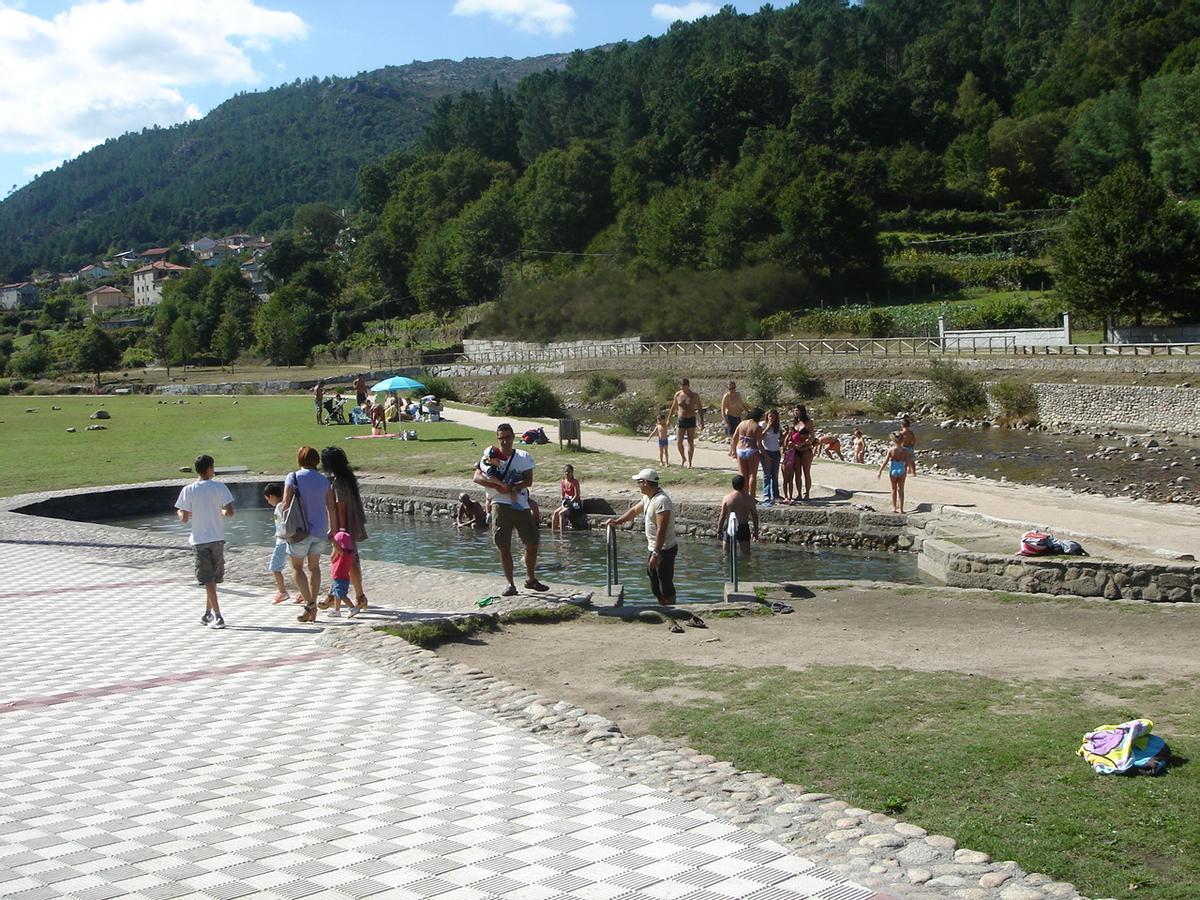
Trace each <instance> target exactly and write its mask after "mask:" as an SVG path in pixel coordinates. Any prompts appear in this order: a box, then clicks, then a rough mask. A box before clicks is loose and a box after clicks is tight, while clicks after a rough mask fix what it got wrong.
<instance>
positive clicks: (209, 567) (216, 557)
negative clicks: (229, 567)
mask: <svg viewBox="0 0 1200 900" xmlns="http://www.w3.org/2000/svg"><path fill="white" fill-rule="evenodd" d="M192 549H193V550H194V551H196V580H197V581H198V582H200V583H201V584H220V583H221V582H222V581H224V580H225V542H224V541H210V542H209V543H207V544H196V546H194V547H193V548H192Z"/></svg>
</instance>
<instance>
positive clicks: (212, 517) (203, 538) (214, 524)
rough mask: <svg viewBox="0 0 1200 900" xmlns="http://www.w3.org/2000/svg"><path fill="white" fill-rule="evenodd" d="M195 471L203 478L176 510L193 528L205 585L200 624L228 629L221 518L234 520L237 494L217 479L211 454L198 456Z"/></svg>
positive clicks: (200, 575)
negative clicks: (220, 595) (220, 594)
mask: <svg viewBox="0 0 1200 900" xmlns="http://www.w3.org/2000/svg"><path fill="white" fill-rule="evenodd" d="M195 469H196V475H198V476H199V477H198V478H197V479H196V480H195V481H193V482H192V483H191V484H189V485H187V486H186V487H185V488H184V489H183V490H182V491H180V492H179V498H178V499H177V500H176V501H175V509H176V512H177V514H178V516H179V521H180V522H183V524H185V525H189V526H190V527H191V533H190V534H189V535H188V543H189V544H191V545H192V552H193V553H194V554H195V556H196V580H197V581H198V582H200V584H202V585H204V615H203V616H201V617H200V624H201V625H207V626H208V627H209V628H224V627H225V618H224V616H222V615H221V605H220V603H218V602H217V585H218V584H220V583H221V582H222V581H224V580H225V523H224V522H222V521H221V517H222V516H224V517H225V518H232V517H233V494H231V493H229V488H227V487H226V486H225V484H224V483H223V482H220V481H217V480H216V479H214V478H213V458H212V457H211V456H209V455H208V454H207V453H204V454H201V455H200V456H197V457H196V462H195Z"/></svg>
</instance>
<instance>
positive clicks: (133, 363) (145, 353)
mask: <svg viewBox="0 0 1200 900" xmlns="http://www.w3.org/2000/svg"><path fill="white" fill-rule="evenodd" d="M152 362H154V353H153V352H151V351H150V350H147V349H146V348H145V347H126V348H125V352H124V353H122V354H121V368H122V369H144V368H146V366H148V365H150V363H152Z"/></svg>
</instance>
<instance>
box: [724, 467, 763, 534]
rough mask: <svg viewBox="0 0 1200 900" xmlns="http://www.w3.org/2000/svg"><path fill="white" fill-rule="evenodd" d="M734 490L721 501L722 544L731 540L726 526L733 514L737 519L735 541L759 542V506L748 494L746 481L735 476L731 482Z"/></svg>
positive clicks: (739, 476)
mask: <svg viewBox="0 0 1200 900" xmlns="http://www.w3.org/2000/svg"><path fill="white" fill-rule="evenodd" d="M730 484H731V486H732V487H733V490H732V491H730V492H729V493H728V494H726V495H725V497H724V499H722V500H721V514H720V515H719V516H718V517H717V534H719V535H720V536H721V541H722V543H723V542H725V541H728V540H729V534H728V533H727V532H726V530H725V525H726V523H727V522H728V521H729V516H730V515H731V514H732V515H734V516H736V517H737V533H736V534H735V535H734V539H735V540H737V541H741V542H742V543H743V544H745V543H749V542H750V541H751V540H755V541H757V540H758V504H756V503H755V502H754V498H753V497H751V496H750V495H749V494H748V493H746V479H745V478H743V477H742V476H741V475H734V476H733V480H732V481H731V482H730Z"/></svg>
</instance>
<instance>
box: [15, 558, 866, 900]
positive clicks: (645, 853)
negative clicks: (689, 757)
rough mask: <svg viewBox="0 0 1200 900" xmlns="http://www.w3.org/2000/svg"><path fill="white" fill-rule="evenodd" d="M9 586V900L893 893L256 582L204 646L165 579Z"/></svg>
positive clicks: (22, 575)
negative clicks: (318, 618)
mask: <svg viewBox="0 0 1200 900" xmlns="http://www.w3.org/2000/svg"><path fill="white" fill-rule="evenodd" d="M0 576H3V579H2V581H0V583H2V584H3V586H4V589H3V591H2V592H0V629H2V632H3V635H4V637H3V641H2V643H3V648H4V651H3V653H2V654H0V673H2V677H3V682H4V689H3V696H2V697H0V896H3V897H5V898H20V900H38V898H52V897H79V898H83V900H103V898H108V897H146V898H169V897H184V896H195V897H205V898H215V900H228V898H235V897H248V896H256V897H281V898H298V897H307V896H312V897H353V898H358V897H367V896H381V897H399V898H406V897H413V898H416V897H445V898H482V897H506V898H531V900H538V898H568V897H570V898H575V897H580V898H599V900H603V898H618V897H620V898H630V900H632V898H643V897H644V898H688V900H725V898H734V897H738V898H755V900H789V898H801V897H812V898H823V900H868V898H872V897H877V896H881V895H876V894H874V892H873V891H872V890H870V889H867V888H863V887H860V886H858V885H856V884H853V883H851V882H848V881H846V880H845V879H844V878H843V877H842V876H840V875H838V874H837V873H835V872H833V871H830V870H829V869H827V868H823V867H820V866H817V865H814V864H813V863H812V862H809V861H807V860H805V859H803V858H801V857H798V856H795V855H792V854H791V853H789V852H788V851H787V850H786V849H785V848H783V847H782V846H781V845H779V844H777V843H775V842H773V841H771V840H768V839H766V838H764V837H763V836H761V835H759V834H756V833H753V832H751V831H749V830H744V829H742V828H741V827H739V826H736V825H732V824H730V823H728V822H726V821H723V820H721V819H718V818H716V817H715V816H714V815H712V814H710V813H709V812H706V811H705V810H704V809H702V808H701V807H700V806H699V805H698V804H696V803H694V802H692V801H688V800H683V799H681V798H679V797H677V796H675V795H673V794H670V793H668V792H666V791H662V790H659V789H656V788H651V787H649V786H647V785H644V784H639V783H638V782H637V781H635V780H632V779H630V778H628V777H624V776H619V775H615V774H613V773H612V772H611V771H609V770H606V769H603V768H601V767H600V766H598V765H596V764H595V763H594V762H592V761H590V760H588V759H586V758H585V757H584V756H582V755H576V754H573V753H571V752H569V751H568V750H566V749H564V748H563V747H561V746H556V745H553V744H550V743H545V742H543V741H540V740H539V739H538V738H537V737H535V736H533V735H532V734H530V733H529V732H527V731H524V730H521V729H519V728H517V727H515V726H513V725H510V724H507V723H504V722H501V721H498V720H496V719H492V718H489V717H488V716H485V715H482V714H480V713H478V712H475V711H472V710H470V709H468V708H466V707H464V706H462V705H459V704H458V703H455V702H454V701H452V700H450V699H448V698H445V697H443V696H439V695H436V694H433V693H431V692H429V691H428V690H425V689H423V688H421V687H419V686H417V685H416V684H415V683H413V682H410V681H408V680H406V679H405V678H402V677H399V676H397V675H395V674H392V673H388V672H385V671H382V670H380V669H378V668H375V667H370V666H368V665H366V664H364V663H362V662H359V661H358V660H356V659H355V658H354V657H352V656H349V655H344V654H342V653H339V652H337V651H334V650H330V649H328V648H326V647H324V646H322V645H321V644H319V643H318V641H317V640H316V638H317V635H318V633H319V631H320V628H319V627H314V626H304V625H298V624H297V623H296V622H295V615H294V613H295V609H296V608H295V607H292V606H287V607H272V606H271V605H270V604H269V603H268V602H267V597H269V592H266V591H264V590H263V589H262V588H261V587H255V586H250V585H238V584H226V585H224V587H223V590H222V598H221V599H222V608H223V610H224V612H225V617H226V620H227V622H228V623H229V627H228V628H227V629H226V630H225V631H211V630H208V629H205V628H202V627H201V626H200V624H199V618H200V614H201V612H202V611H203V593H202V591H201V589H199V588H198V587H197V586H195V585H194V584H192V583H191V582H190V579H188V578H187V577H186V576H185V575H183V574H182V573H181V571H180V567H179V566H170V567H167V566H157V565H141V566H132V565H129V564H128V563H127V562H123V561H120V560H114V559H112V558H109V559H106V558H105V557H104V555H103V551H102V550H98V549H94V548H92V549H87V548H80V547H55V546H46V545H38V544H25V543H20V542H13V541H12V540H9V541H5V542H3V543H0ZM47 613H49V615H47ZM372 617H373V616H372V614H368V616H366V617H363V618H368V619H370V618H372ZM343 627H364V626H363V625H358V624H356V625H354V626H349V625H345V626H343Z"/></svg>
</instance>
